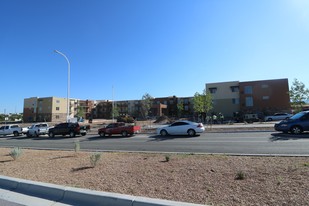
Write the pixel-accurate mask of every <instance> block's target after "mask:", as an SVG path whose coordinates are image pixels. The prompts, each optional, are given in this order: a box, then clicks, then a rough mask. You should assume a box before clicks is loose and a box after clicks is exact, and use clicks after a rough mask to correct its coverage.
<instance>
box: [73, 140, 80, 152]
mask: <svg viewBox="0 0 309 206" xmlns="http://www.w3.org/2000/svg"><path fill="white" fill-rule="evenodd" d="M74 150H75V152H79V150H80V142H79V140H76V141H75V142H74Z"/></svg>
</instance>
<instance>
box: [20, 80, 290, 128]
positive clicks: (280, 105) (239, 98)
mask: <svg viewBox="0 0 309 206" xmlns="http://www.w3.org/2000/svg"><path fill="white" fill-rule="evenodd" d="M205 87H206V90H207V91H209V92H210V93H211V95H212V98H213V109H212V111H211V113H212V114H219V113H221V114H223V116H224V117H225V119H235V118H236V117H237V118H238V117H239V116H240V117H242V116H244V115H245V114H257V115H258V116H259V117H260V118H262V117H263V116H264V115H270V114H273V113H275V112H291V105H290V97H289V85H288V79H274V80H262V81H248V82H239V81H231V82H219V83H207V84H206V85H205ZM113 108H114V109H116V110H117V113H118V114H119V116H126V115H129V116H132V117H136V118H143V119H145V118H149V117H159V116H163V115H165V116H168V117H180V118H181V117H186V118H191V117H194V116H195V112H194V102H193V97H176V96H169V97H160V98H154V99H153V100H152V105H151V109H150V110H149V112H148V114H147V117H146V116H145V114H144V112H143V104H142V100H123V101H111V100H78V99H70V103H69V111H70V117H71V118H73V117H75V116H76V115H77V114H78V115H80V111H81V110H82V111H83V114H84V115H83V117H84V118H87V119H90V118H91V119H96V118H101V119H110V118H112V117H113V113H112V110H113ZM66 115H67V99H66V98H58V97H45V98H38V97H31V98H27V99H24V117H23V120H24V122H38V121H48V122H58V121H59V122H60V121H66ZM115 118H116V117H115Z"/></svg>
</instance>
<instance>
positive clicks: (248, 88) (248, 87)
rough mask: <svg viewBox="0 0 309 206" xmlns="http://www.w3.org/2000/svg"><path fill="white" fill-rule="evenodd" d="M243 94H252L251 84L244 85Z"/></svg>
mask: <svg viewBox="0 0 309 206" xmlns="http://www.w3.org/2000/svg"><path fill="white" fill-rule="evenodd" d="M245 94H252V86H245Z"/></svg>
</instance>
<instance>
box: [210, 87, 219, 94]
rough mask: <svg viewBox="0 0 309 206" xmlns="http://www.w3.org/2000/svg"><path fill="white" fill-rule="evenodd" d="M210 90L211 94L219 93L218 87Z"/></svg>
mask: <svg viewBox="0 0 309 206" xmlns="http://www.w3.org/2000/svg"><path fill="white" fill-rule="evenodd" d="M208 90H209V92H210V93H211V94H214V93H216V92H217V87H212V88H209V89H208Z"/></svg>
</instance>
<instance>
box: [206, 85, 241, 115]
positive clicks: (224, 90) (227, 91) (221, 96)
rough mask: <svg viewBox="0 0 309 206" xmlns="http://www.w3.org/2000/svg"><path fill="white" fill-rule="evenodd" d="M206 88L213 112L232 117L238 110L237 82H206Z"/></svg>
mask: <svg viewBox="0 0 309 206" xmlns="http://www.w3.org/2000/svg"><path fill="white" fill-rule="evenodd" d="M206 90H207V91H209V92H210V93H211V95H212V98H213V113H216V114H219V113H221V114H223V115H224V116H225V117H226V118H233V116H234V115H235V112H239V110H240V106H239V103H240V96H239V95H240V94H239V82H238V81H233V82H221V83H210V84H206Z"/></svg>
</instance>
